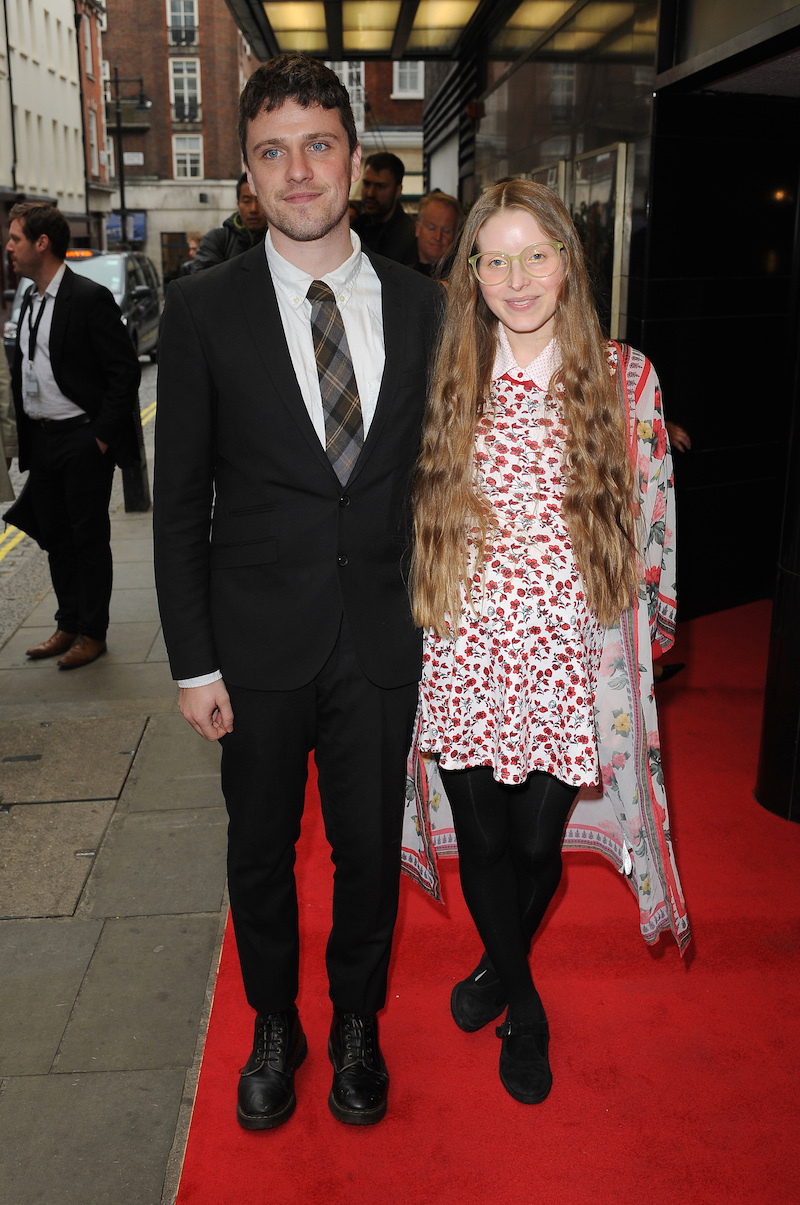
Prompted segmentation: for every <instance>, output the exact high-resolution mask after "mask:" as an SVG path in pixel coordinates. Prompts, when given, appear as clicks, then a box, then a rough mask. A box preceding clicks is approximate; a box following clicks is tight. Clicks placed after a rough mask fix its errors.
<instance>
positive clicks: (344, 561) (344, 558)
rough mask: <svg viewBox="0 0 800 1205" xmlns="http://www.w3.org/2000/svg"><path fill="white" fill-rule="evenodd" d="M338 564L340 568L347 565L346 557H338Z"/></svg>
mask: <svg viewBox="0 0 800 1205" xmlns="http://www.w3.org/2000/svg"><path fill="white" fill-rule="evenodd" d="M339 564H340V565H341V566H342V567H344V566H345V565H346V564H347V557H346V556H340V557H339Z"/></svg>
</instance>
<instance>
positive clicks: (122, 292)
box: [3, 247, 164, 363]
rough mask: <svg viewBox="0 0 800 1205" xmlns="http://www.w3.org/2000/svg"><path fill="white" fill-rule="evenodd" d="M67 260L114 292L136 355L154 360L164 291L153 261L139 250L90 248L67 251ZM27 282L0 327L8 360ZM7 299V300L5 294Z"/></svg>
mask: <svg viewBox="0 0 800 1205" xmlns="http://www.w3.org/2000/svg"><path fill="white" fill-rule="evenodd" d="M67 263H68V264H69V266H70V268H71V269H72V271H73V272H77V273H78V274H79V275H80V276H88V277H89V279H90V280H96V281H97V282H98V284H101V285H105V286H106V288H107V289H108V290H109V291H110V292H111V293H112V294H113V295H114V300H115V301H116V303H117V305H118V306H119V308H120V309H121V310H122V321H123V322H124V323H125V325H126V326H127V328H128V334H129V335H130V337H131V342H132V343H133V346H134V348H135V349H136V354H137V355H140V356H144V355H149V357H150V359H151V360H153V361H154V360H155V358H156V350H157V347H158V324H159V321H160V318H161V310H162V308H163V305H164V294H163V292H162V291H161V285H160V283H159V279H158V274H157V272H156V270H155V267H154V265H153V262H152V260H150V259H148V258H147V256H146V255H142V253H141V252H140V251H89V250H88V249H86V248H83V247H75V248H73V249H72V250H71V251H68V252H67ZM30 284H31V281H30V280H28V279H27V278H26V277H23V278H22V279H21V280H20V281H19V283H18V285H17V288H16V292H15V293H14V295H13V301H12V304H11V314H10V316H9V318H8V321H7V322H6V324H5V327H4V329H3V346H4V348H5V351H6V355H7V356H8V360H9V363H10V362H11V360H12V358H13V355H14V345H15V343H16V339H17V323H18V322H19V314H20V310H21V309H22V299H23V297H24V296H25V293H26V292H27V290H28V287H29V286H30ZM6 299H7V300H9V298H8V295H6Z"/></svg>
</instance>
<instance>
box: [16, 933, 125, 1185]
mask: <svg viewBox="0 0 800 1205" xmlns="http://www.w3.org/2000/svg"><path fill="white" fill-rule="evenodd" d="M102 929H103V922H102V921H99V920H97V921H93V920H89V921H80V922H70V921H64V920H13V921H6V922H5V923H4V924H2V925H0V965H2V967H3V973H2V975H0V1017H2V1018H3V1023H2V1025H0V1077H2V1076H6V1075H46V1074H47V1072H48V1071H49V1070H50V1068H51V1067H52V1064H53V1059H54V1058H55V1056H56V1054H57V1052H58V1048H59V1046H60V1044H61V1039H62V1037H63V1036H64V1030H65V1028H66V1026H67V1022H68V1021H69V1018H70V1014H71V1012H72V1006H73V1004H74V1002H75V997H76V996H77V994H78V990H79V988H80V986H81V983H82V982H83V977H84V975H85V974H86V968H87V967H88V965H89V962H90V960H91V957H92V954H93V953H94V949H95V946H96V945H97V942H98V940H99V937H100V934H101V932H102ZM3 1141H4V1143H5V1136H4V1140H3ZM0 1199H2V1200H5V1201H10V1200H11V1199H12V1198H9V1197H2V1194H0Z"/></svg>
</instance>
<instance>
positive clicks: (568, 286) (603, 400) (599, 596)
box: [411, 180, 636, 636]
mask: <svg viewBox="0 0 800 1205" xmlns="http://www.w3.org/2000/svg"><path fill="white" fill-rule="evenodd" d="M507 209H521V210H523V211H525V212H526V213H529V214H531V216H532V217H533V218H535V220H536V221H537V223H538V224H539V226H540V227H541V229H542V230H543V231H544V232H545V234H546V235H547V237H548V238H553V239H557V240H558V241H559V242H562V243H563V244H564V248H565V251H564V252H563V253H562V254H564V255H565V257H566V266H565V271H564V280H563V283H562V285H561V290H560V293H559V298H558V308H557V310H556V314H555V337H556V339H557V340H558V344H559V348H560V351H561V361H562V362H561V365H560V367H559V368H558V369H557V371H556V372H555V374H554V376H553V379H552V380H551V381H550V383H549V392H550V393H551V395H552V397H553V398H558V404H559V406H560V409H561V416H562V418H563V423H564V426H565V429H566V432H567V439H566V450H565V466H566V472H567V488H566V493H565V497H564V502H563V511H564V517H565V519H566V521H567V526H568V529H569V534H570V538H571V541H572V547H573V551H574V554H575V559H576V563H577V565H578V568H579V570H580V572H581V575H582V577H583V582H584V586H585V588H586V597H587V601H588V604H589V607H590V608H591V609H592V611H594V612H595V614H596V615H597V616H598V618H599V619H600V622H601V623H603V624H606V625H608V624H612V623H614V622H615V620H616V619H617V618H618V617H619V614H620V612H621V611H622V610H624V609H625V608H626V607H628V606H630V605H631V602H632V599H633V594H634V590H635V587H636V552H635V547H634V525H635V517H634V503H633V487H634V480H633V467H632V465H631V461H630V456H629V452H628V446H627V431H626V416H625V412H624V405H623V403H622V401H621V400H620V397H619V394H618V391H617V383H616V381H615V379H614V378H613V377H612V375H611V372H610V371H609V363H608V343H607V342H606V340H605V339H604V338H603V334H602V332H601V330H600V324H599V322H598V320H597V313H596V311H595V307H594V302H593V300H592V295H591V289H590V286H589V280H588V275H587V271H586V267H585V262H584V254H583V247H582V246H581V243H580V240H579V238H578V235H577V231H576V230H575V227H574V225H573V223H572V220H571V218H570V216H569V214H568V213H567V210H566V209H565V207H564V205H563V204H562V203H561V201H560V200H559V199H558V197H557V196H556V195H555V193H553V192H551V191H550V189H548V188H545V187H544V186H543V185H540V184H534V183H532V182H531V181H529V180H510V181H507V182H505V183H503V184H496V185H495V186H494V187H493V188H489V189H487V190H486V192H484V193H483V194H482V195H481V196H480V197H479V198H478V200H477V201H476V202H475V204H474V205H473V207H472V210H471V212H470V214H469V217H468V218H467V221H466V224H465V226H464V229H463V231H462V234H461V239H460V241H459V244H458V248H457V251H456V254H455V259H454V262H453V267H452V270H451V273H450V277H449V287H448V290H447V309H446V314H445V319H444V324H443V330H442V336H441V340H440V342H439V346H438V350H437V353H436V356H435V360H434V365H433V374H432V384H431V391H430V396H429V400H428V406H427V410H426V416H425V424H424V428H423V436H422V445H421V450H420V456H419V461H418V463H417V470H416V475H415V480H414V489H413V498H414V528H415V543H414V555H413V561H412V567H411V591H412V605H413V610H414V618H415V621H416V622H417V623H418V624H419V625H420V626H421V627H426V628H432V629H433V630H434V631H435V632H437V633H438V634H439V635H441V636H446V635H454V633H455V631H456V629H457V627H458V617H459V615H460V613H461V607H462V584H463V586H464V587H465V588H466V594H467V598H468V599H470V600H471V598H472V595H471V590H470V579H471V572H470V564H469V562H470V551H469V545H471V546H472V550H473V554H474V555H475V556H476V557H477V560H476V561H475V564H477V565H478V566H480V565H481V564H482V562H483V558H484V555H485V550H486V540H487V535H488V533H489V530H490V529H491V528H494V527H495V526H496V519H495V517H494V511H493V508H492V506H491V504H490V503H489V501H488V499H487V498H486V497H485V496H484V495H483V494H482V493H481V492H480V490H479V488H478V485H477V482H476V471H475V467H476V466H475V433H476V429H477V427H478V424H479V423H480V422H481V420H482V419H484V415H485V416H486V421H489V422H490V421H491V407H490V402H489V391H490V385H491V374H492V366H493V364H494V357H495V352H496V349H497V321H498V320H497V318H496V317H495V315H494V314H493V313H492V311H491V310H490V309H489V307H488V305H487V304H486V301H485V300H484V298H483V295H482V293H481V291H480V288H479V287H478V283H477V281H476V280H475V277H474V276H473V273H472V269H471V268H470V266H469V257H470V255H472V254H473V252H474V251H476V250H477V249H478V248H477V245H476V240H477V236H478V232H479V231H480V229H481V227H482V226H483V224H484V223H485V222H486V221H487V220H488V219H489V218H491V217H494V216H495V215H496V214H498V213H501V212H502V211H503V210H507Z"/></svg>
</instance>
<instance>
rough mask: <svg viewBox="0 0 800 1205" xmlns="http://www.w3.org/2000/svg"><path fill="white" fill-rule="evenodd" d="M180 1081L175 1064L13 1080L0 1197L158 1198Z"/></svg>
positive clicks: (54, 1201) (0, 1122)
mask: <svg viewBox="0 0 800 1205" xmlns="http://www.w3.org/2000/svg"><path fill="white" fill-rule="evenodd" d="M184 1081H185V1072H184V1071H180V1070H171V1071H129V1072H117V1073H115V1074H105V1075H47V1076H36V1077H26V1078H20V1079H14V1080H10V1081H9V1082H8V1083H7V1084H6V1086H5V1090H4V1091H3V1095H2V1096H1V1097H0V1130H2V1134H3V1148H4V1149H3V1155H2V1157H0V1200H2V1201H3V1202H6V1203H7V1205H39V1203H40V1202H41V1203H42V1205H158V1202H160V1201H161V1193H162V1187H163V1180H164V1172H165V1168H166V1163H167V1159H168V1157H169V1151H170V1147H171V1145H172V1141H173V1135H174V1130H175V1123H176V1119H177V1116H178V1110H179V1108H180V1102H181V1096H182V1094H183V1090H184ZM36 1134H39V1135H41V1136H42V1141H41V1142H34V1141H32V1140H31V1138H32V1135H36Z"/></svg>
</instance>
